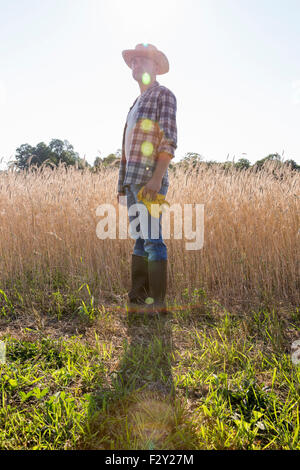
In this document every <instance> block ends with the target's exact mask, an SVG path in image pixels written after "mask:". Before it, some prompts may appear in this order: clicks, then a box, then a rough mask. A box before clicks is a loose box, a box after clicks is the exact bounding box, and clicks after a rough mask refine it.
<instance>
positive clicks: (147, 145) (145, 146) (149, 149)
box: [141, 140, 153, 157]
mask: <svg viewBox="0 0 300 470" xmlns="http://www.w3.org/2000/svg"><path fill="white" fill-rule="evenodd" d="M141 150H142V154H143V155H144V156H145V157H150V156H151V155H152V153H153V144H152V143H151V142H148V141H147V140H145V142H143V143H142V145H141Z"/></svg>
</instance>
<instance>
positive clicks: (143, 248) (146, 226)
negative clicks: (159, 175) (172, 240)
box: [126, 183, 168, 261]
mask: <svg viewBox="0 0 300 470" xmlns="http://www.w3.org/2000/svg"><path fill="white" fill-rule="evenodd" d="M143 186H145V184H144V183H141V184H131V185H130V186H128V187H126V195H127V207H128V209H129V207H130V206H131V205H132V204H137V203H139V204H143V203H142V202H141V201H138V200H137V194H138V192H139V191H140V189H141V188H142V187H143ZM167 192H168V186H162V187H161V188H160V190H159V194H163V195H164V196H166V194H167ZM143 206H144V207H145V209H146V206H145V205H144V204H143ZM146 213H147V218H146V219H144V218H143V217H141V216H139V213H138V212H137V213H136V215H130V216H129V222H131V221H132V220H133V219H136V217H138V220H139V224H138V225H137V228H136V231H137V232H138V230H140V236H139V238H137V239H136V242H135V246H134V250H133V253H134V254H136V255H138V256H147V257H148V260H149V261H156V260H166V259H168V254H167V247H166V245H165V243H164V241H163V238H162V226H161V219H162V215H161V214H160V216H159V219H157V218H155V217H152V216H151V214H150V213H149V211H148V210H147V209H146ZM151 232H152V233H151Z"/></svg>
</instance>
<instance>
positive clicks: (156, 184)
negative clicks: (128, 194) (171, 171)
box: [142, 176, 162, 201]
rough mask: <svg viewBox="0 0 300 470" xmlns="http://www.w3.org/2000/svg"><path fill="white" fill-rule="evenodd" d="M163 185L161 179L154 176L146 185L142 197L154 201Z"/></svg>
mask: <svg viewBox="0 0 300 470" xmlns="http://www.w3.org/2000/svg"><path fill="white" fill-rule="evenodd" d="M161 183H162V179H161V178H155V177H153V176H152V178H151V179H150V180H149V181H148V183H147V184H145V187H144V189H143V192H142V197H144V198H146V199H148V201H154V200H155V198H156V196H157V193H158V192H159V190H160V188H161ZM147 196H148V198H147Z"/></svg>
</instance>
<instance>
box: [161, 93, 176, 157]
mask: <svg viewBox="0 0 300 470" xmlns="http://www.w3.org/2000/svg"><path fill="white" fill-rule="evenodd" d="M176 111H177V101H176V97H175V95H174V94H173V93H172V92H171V91H170V90H164V91H162V92H161V93H160V95H159V97H158V124H159V132H160V135H161V137H160V143H159V146H158V148H157V155H158V154H159V153H160V152H167V153H169V154H170V155H171V156H172V158H174V157H175V150H176V148H177V125H176Z"/></svg>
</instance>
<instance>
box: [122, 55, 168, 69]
mask: <svg viewBox="0 0 300 470" xmlns="http://www.w3.org/2000/svg"><path fill="white" fill-rule="evenodd" d="M122 56H123V59H124V60H125V62H126V64H127V65H128V67H129V68H130V69H131V61H132V59H133V58H134V57H137V56H140V57H141V56H142V57H149V58H150V59H152V60H154V61H155V62H156V64H157V67H158V71H157V75H163V74H164V73H168V72H169V61H168V59H167V57H166V56H165V54H164V53H163V52H161V51H150V50H145V51H137V50H136V49H126V50H125V51H122Z"/></svg>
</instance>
